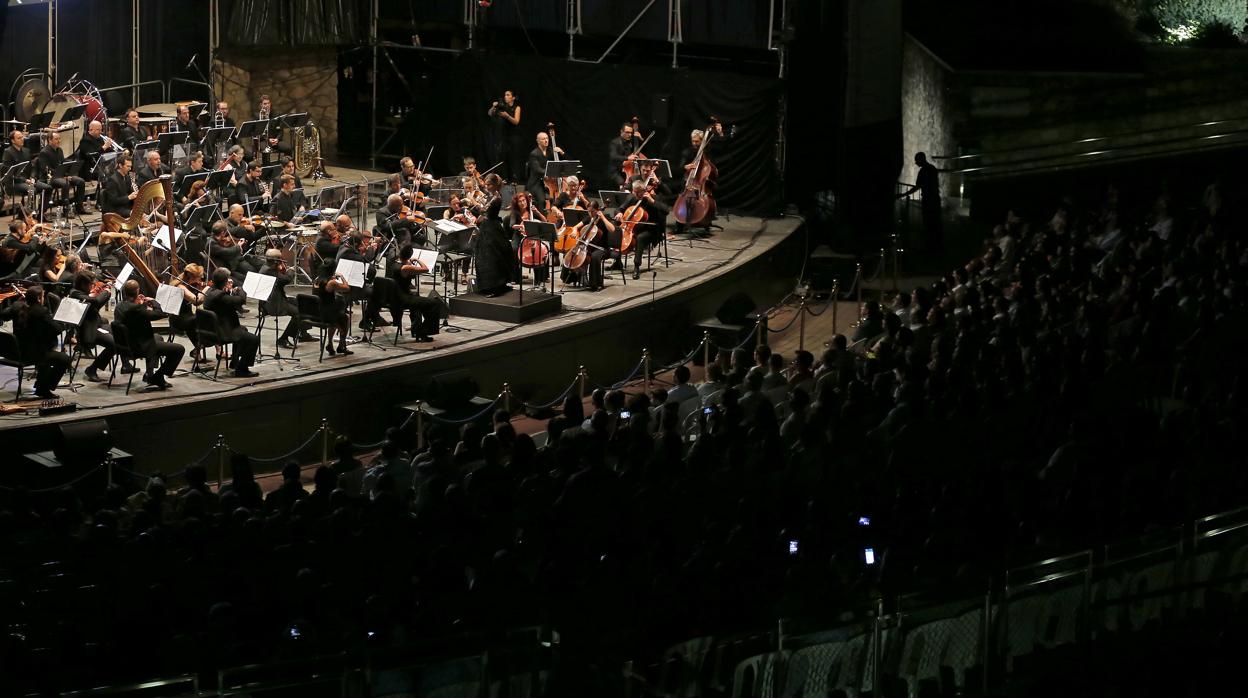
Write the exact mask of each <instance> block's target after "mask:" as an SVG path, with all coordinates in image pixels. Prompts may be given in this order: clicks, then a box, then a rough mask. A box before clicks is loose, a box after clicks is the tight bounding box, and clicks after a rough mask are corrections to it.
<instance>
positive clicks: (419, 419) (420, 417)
mask: <svg viewBox="0 0 1248 698" xmlns="http://www.w3.org/2000/svg"><path fill="white" fill-rule="evenodd" d="M416 450H418V451H423V450H425V411H424V410H422V409H421V408H420V400H417V401H416Z"/></svg>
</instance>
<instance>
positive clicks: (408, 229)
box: [373, 194, 425, 245]
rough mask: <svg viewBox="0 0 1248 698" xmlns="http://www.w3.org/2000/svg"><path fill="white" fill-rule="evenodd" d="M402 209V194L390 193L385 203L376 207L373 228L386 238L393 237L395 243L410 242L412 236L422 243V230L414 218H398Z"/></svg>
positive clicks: (423, 238) (423, 236)
mask: <svg viewBox="0 0 1248 698" xmlns="http://www.w3.org/2000/svg"><path fill="white" fill-rule="evenodd" d="M402 211H403V197H402V196H399V195H398V194H391V195H390V196H388V197H386V205H385V206H382V207H381V208H379V209H377V225H375V226H373V230H374V231H375V232H378V233H381V234H382V235H385V236H386V238H387V239H390V238H393V239H394V244H396V245H403V244H405V243H408V242H411V241H412V239H413V237H415V238H416V241H417V242H418V243H421V244H424V242H425V234H424V231H423V230H420V227H419V226H418V225H417V224H416V221H415V220H414V219H412V218H399V214H400V213H401V212H402Z"/></svg>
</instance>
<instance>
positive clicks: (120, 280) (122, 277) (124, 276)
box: [113, 262, 134, 293]
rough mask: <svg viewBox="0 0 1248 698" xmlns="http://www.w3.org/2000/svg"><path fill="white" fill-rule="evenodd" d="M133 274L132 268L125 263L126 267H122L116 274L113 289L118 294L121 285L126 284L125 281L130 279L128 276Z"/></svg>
mask: <svg viewBox="0 0 1248 698" xmlns="http://www.w3.org/2000/svg"><path fill="white" fill-rule="evenodd" d="M133 273H134V267H133V266H132V265H131V264H130V263H129V262H126V266H124V267H122V268H121V271H119V272H117V280H116V281H114V282H113V289H114V290H115V291H117V292H118V293H120V292H121V286H122V284H124V283H126V281H128V280H129V279H130V275H131V274H133Z"/></svg>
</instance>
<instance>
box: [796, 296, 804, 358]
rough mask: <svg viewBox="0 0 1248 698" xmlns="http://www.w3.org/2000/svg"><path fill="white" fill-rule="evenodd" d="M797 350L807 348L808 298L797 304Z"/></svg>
mask: <svg viewBox="0 0 1248 698" xmlns="http://www.w3.org/2000/svg"><path fill="white" fill-rule="evenodd" d="M797 350H798V351H805V350H806V299H805V298H802V300H801V302H800V303H798V304H797Z"/></svg>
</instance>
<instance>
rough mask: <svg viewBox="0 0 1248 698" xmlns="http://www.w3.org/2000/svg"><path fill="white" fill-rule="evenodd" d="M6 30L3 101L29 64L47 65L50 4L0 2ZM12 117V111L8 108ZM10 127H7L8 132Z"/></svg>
mask: <svg viewBox="0 0 1248 698" xmlns="http://www.w3.org/2000/svg"><path fill="white" fill-rule="evenodd" d="M0 13H3V15H4V32H3V35H2V40H0V89H3V90H4V101H5V102H8V101H9V100H10V99H11V98H12V97H13V95H12V88H13V81H14V80H16V79H17V76H19V75H21V74H22V73H23V72H25V71H26V69H27V68H34V69H36V70H40V71H43V70H47V68H48V7H47V5H43V4H39V5H9V3H7V2H6V3H4V5H0ZM9 115H10V117H11V116H12V111H10V112H9ZM8 130H9V129H8V127H7V126H6V127H5V128H4V131H5V132H6V133H7V132H8Z"/></svg>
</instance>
